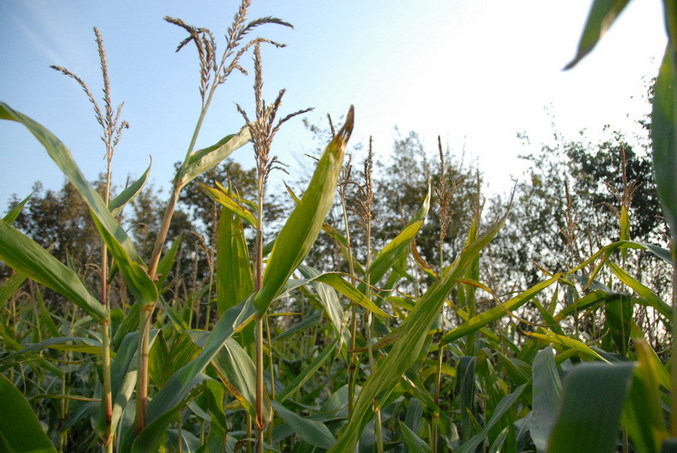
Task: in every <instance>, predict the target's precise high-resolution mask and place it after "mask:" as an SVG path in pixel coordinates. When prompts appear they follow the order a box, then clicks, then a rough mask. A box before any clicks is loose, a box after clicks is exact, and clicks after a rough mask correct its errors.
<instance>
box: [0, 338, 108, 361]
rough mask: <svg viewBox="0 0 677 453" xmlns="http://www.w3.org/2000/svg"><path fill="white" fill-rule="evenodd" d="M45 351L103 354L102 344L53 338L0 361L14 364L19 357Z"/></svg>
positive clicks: (34, 344)
mask: <svg viewBox="0 0 677 453" xmlns="http://www.w3.org/2000/svg"><path fill="white" fill-rule="evenodd" d="M43 349H57V350H62V351H78V352H85V353H88V354H99V355H100V354H101V343H99V342H98V341H96V340H93V339H91V338H85V337H75V336H70V337H52V338H47V339H45V340H42V341H40V342H37V343H33V344H31V345H29V346H27V347H25V348H22V349H21V350H18V351H16V352H14V353H12V354H8V355H6V356H4V357H3V358H2V360H0V363H12V362H13V361H15V360H17V358H18V357H21V356H24V355H28V354H35V353H36V352H39V351H41V350H43Z"/></svg>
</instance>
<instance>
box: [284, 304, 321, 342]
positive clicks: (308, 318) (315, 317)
mask: <svg viewBox="0 0 677 453" xmlns="http://www.w3.org/2000/svg"><path fill="white" fill-rule="evenodd" d="M322 321H323V317H322V312H320V311H309V312H307V313H304V317H303V319H302V320H301V321H300V322H298V323H296V324H294V325H293V326H292V327H291V328H289V329H287V330H285V331H284V332H282V333H280V334H279V335H276V336H275V337H274V338H273V341H281V340H284V339H285V338H289V337H292V336H294V335H296V334H297V333H299V332H303V331H304V330H307V329H310V328H311V327H314V326H319V325H320V324H321V323H322Z"/></svg>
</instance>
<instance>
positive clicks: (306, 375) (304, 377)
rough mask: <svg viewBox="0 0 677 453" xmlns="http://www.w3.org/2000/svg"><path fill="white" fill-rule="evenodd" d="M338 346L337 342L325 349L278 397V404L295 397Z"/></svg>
mask: <svg viewBox="0 0 677 453" xmlns="http://www.w3.org/2000/svg"><path fill="white" fill-rule="evenodd" d="M337 344H338V341H337V340H334V341H332V342H331V343H329V346H327V347H326V348H324V350H323V351H322V352H321V353H320V354H319V355H318V356H317V357H315V359H314V360H313V362H312V363H311V364H310V365H308V366H306V367H305V368H304V369H303V372H301V374H299V375H297V376H296V377H295V378H294V380H292V381H291V382H290V383H289V384H288V385H287V386H286V387H285V388H284V390H282V392H280V394H279V395H278V396H277V402H278V403H283V402H284V401H285V400H286V399H287V398H288V397H289V396H290V395H293V394H294V392H296V391H297V390H298V389H299V388H300V387H301V386H302V385H303V384H304V383H305V382H306V381H308V379H310V378H311V377H312V376H313V374H314V373H315V372H316V371H317V370H318V369H319V368H320V367H321V366H322V364H324V362H325V361H326V360H327V359H328V358H329V357H331V355H332V353H333V352H334V350H335V349H336V345H337Z"/></svg>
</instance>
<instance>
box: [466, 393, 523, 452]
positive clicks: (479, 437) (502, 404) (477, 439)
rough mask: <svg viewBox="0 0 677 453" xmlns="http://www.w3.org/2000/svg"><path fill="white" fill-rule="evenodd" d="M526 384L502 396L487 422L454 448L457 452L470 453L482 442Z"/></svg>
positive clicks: (515, 400)
mask: <svg viewBox="0 0 677 453" xmlns="http://www.w3.org/2000/svg"><path fill="white" fill-rule="evenodd" d="M526 387H527V386H526V384H522V385H520V386H519V387H517V388H516V389H515V390H514V391H513V392H512V393H510V394H509V395H506V396H504V397H503V398H502V399H501V401H499V403H498V404H497V405H496V409H494V412H493V413H492V414H491V418H490V419H489V421H488V422H487V424H486V425H485V426H484V427H483V428H482V430H481V431H480V432H478V433H477V434H475V435H474V436H473V437H472V438H471V439H470V440H469V441H468V442H466V443H464V444H463V445H461V447H460V448H459V449H458V450H456V452H457V453H472V452H474V451H475V449H476V448H477V447H478V446H479V445H480V444H481V443H482V442H484V440H485V439H487V438H488V436H489V431H490V430H491V428H493V427H494V426H496V424H497V423H498V422H499V421H500V420H501V418H502V417H503V416H504V415H505V414H506V412H508V410H509V409H510V408H511V407H512V406H513V405H514V404H515V403H516V402H517V400H518V399H519V397H520V396H521V395H522V392H524V389H525V388H526Z"/></svg>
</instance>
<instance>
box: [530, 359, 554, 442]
mask: <svg viewBox="0 0 677 453" xmlns="http://www.w3.org/2000/svg"><path fill="white" fill-rule="evenodd" d="M532 375H533V390H532V397H531V398H532V411H531V419H530V422H529V434H530V435H531V439H532V440H533V441H534V445H535V446H536V449H537V450H538V453H541V452H545V451H546V449H547V447H548V439H549V438H550V433H551V432H552V427H553V425H554V424H555V419H556V418H557V409H558V408H559V402H560V391H561V388H562V383H561V382H560V378H559V373H558V372H557V366H556V365H555V356H554V351H553V348H552V346H548V347H546V348H544V349H541V350H540V351H538V353H537V354H536V359H534V364H533V366H532Z"/></svg>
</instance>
